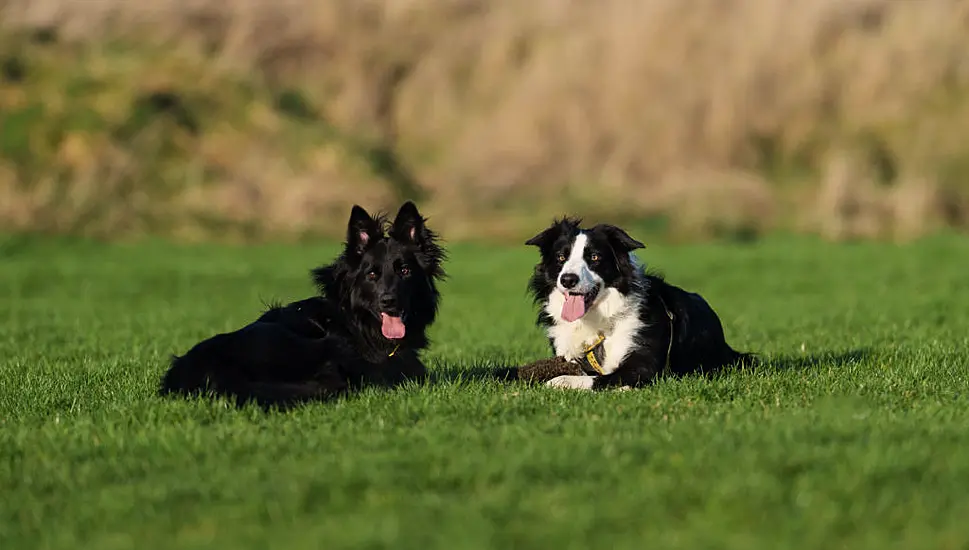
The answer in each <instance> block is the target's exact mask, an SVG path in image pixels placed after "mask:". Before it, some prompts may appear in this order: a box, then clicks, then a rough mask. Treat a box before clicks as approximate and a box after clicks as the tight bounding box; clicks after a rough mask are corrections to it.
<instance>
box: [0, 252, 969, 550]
mask: <svg viewBox="0 0 969 550" xmlns="http://www.w3.org/2000/svg"><path fill="white" fill-rule="evenodd" d="M335 250H336V248H335V247H333V246H323V245H321V246H309V245H285V246H258V247H245V248H243V247H215V246H179V245H172V244H166V243H158V242H151V243H147V244H140V245H133V244H129V245H110V246H108V245H100V244H93V243H88V242H68V241H54V240H35V239H7V240H6V241H2V243H0V266H2V268H0V296H2V301H0V495H2V498H0V547H2V548H4V549H5V550H8V549H14V548H17V549H19V548H71V549H75V548H96V549H99V550H108V549H112V548H134V547H135V546H138V547H144V548H165V547H176V546H177V547H179V548H193V547H198V548H201V547H206V548H227V549H228V548H232V549H235V548H269V547H274V548H326V549H338V548H394V549H432V548H434V549H437V548H439V549H448V550H452V549H453V550H471V549H478V548H502V549H504V548H543V549H544V548H554V549H573V548H574V549H581V550H589V549H592V548H615V549H625V548H628V549H636V550H639V549H643V548H691V549H693V548H744V549H749V548H763V549H771V550H775V549H778V548H810V549H816V548H851V549H853V550H854V549H857V548H877V549H885V548H893V547H894V548H932V549H938V548H966V547H967V546H969V526H967V525H969V521H967V518H969V392H967V389H969V372H967V361H969V315H967V312H969V240H966V239H965V238H962V239H959V238H956V237H939V238H935V239H931V240H926V241H922V242H919V243H916V244H910V245H904V246H892V245H887V244H847V245H827V244H822V243H820V242H817V241H814V240H801V239H772V240H768V241H765V242H762V243H758V244H753V245H742V244H732V245H723V244H720V245H714V244H709V245H690V246H680V247H673V246H662V245H650V246H649V247H648V248H646V249H645V250H644V251H640V255H641V257H642V258H643V259H644V260H646V261H647V262H649V263H652V264H654V265H657V266H660V267H661V268H662V269H663V270H664V271H665V272H666V273H667V275H669V276H670V278H671V279H672V280H673V281H674V282H675V283H678V284H680V285H682V286H685V287H687V288H690V289H692V290H696V291H699V292H701V293H703V294H704V295H705V296H706V297H707V298H708V299H709V300H710V302H711V303H712V304H713V305H714V307H715V308H716V309H717V311H718V312H719V313H720V315H721V317H722V319H723V322H724V325H725V329H726V333H727V337H728V340H729V341H730V342H731V343H732V344H734V345H735V346H736V347H738V348H741V349H748V350H753V351H757V352H759V353H762V354H763V355H765V356H766V357H767V358H768V359H769V365H768V366H767V367H765V368H764V369H763V370H762V371H758V372H739V371H738V372H731V373H727V374H725V375H723V376H721V377H720V378H718V379H715V380H704V379H700V378H688V379H682V380H664V381H660V382H659V383H657V384H656V385H655V386H653V387H650V388H646V389H642V390H638V391H630V392H622V393H621V392H610V393H597V394H590V393H582V392H568V391H561V390H552V389H546V388H542V387H523V386H515V385H502V384H499V383H496V382H494V381H488V380H484V379H482V377H481V376H480V372H481V370H482V369H483V368H485V367H488V366H494V365H499V364H507V363H509V362H521V361H526V360H531V359H535V358H538V357H541V356H542V355H543V354H545V353H547V348H546V342H545V340H544V337H543V335H542V334H541V333H540V332H539V331H538V329H537V328H535V327H534V325H533V323H532V321H533V319H534V311H533V309H532V306H531V303H530V302H529V300H528V298H527V296H526V294H525V291H524V287H525V281H526V279H527V277H528V274H529V273H530V269H531V266H532V264H533V262H534V260H535V257H536V253H535V252H534V250H532V249H528V248H526V247H524V246H522V247H518V248H491V247H486V246H483V245H460V246H458V245H455V246H453V247H451V256H452V260H451V262H450V263H449V264H448V267H449V271H450V274H451V278H450V280H449V281H448V282H447V283H446V285H445V286H444V287H443V289H442V290H443V294H444V303H443V310H442V313H441V316H440V321H439V322H438V324H437V325H435V327H434V329H433V336H434V339H435V342H436V344H435V345H434V346H433V347H432V349H431V350H430V351H429V353H428V354H427V355H426V359H427V361H428V364H429V366H430V368H431V369H432V371H433V373H434V375H435V376H434V381H433V383H431V384H429V385H426V386H421V387H418V386H414V385H412V386H410V387H406V388H402V389H399V390H395V391H392V392H381V391H376V390H368V391H366V392H364V393H363V394H361V395H358V396H354V397H351V398H348V399H345V400H341V401H338V402H335V403H330V404H319V405H313V406H308V407H305V408H302V409H299V410H296V411H291V412H288V413H270V414H264V413H262V412H260V411H258V410H257V409H254V408H248V409H243V410H237V409H234V408H231V407H226V406H224V405H223V404H221V403H218V402H212V401H173V400H163V399H161V398H158V397H156V396H155V395H154V390H155V386H156V383H157V380H158V378H159V376H160V374H161V373H162V371H163V369H164V368H165V366H166V360H167V358H168V356H169V355H170V354H171V353H175V352H178V353H181V352H183V351H185V350H186V349H187V348H188V347H189V346H191V345H192V344H193V343H195V342H196V341H197V340H199V339H201V338H204V337H206V336H208V335H210V334H212V333H214V332H217V331H224V330H229V329H233V328H236V327H238V326H241V325H243V324H245V323H247V322H248V321H249V320H251V319H252V318H253V317H254V316H255V315H256V314H258V313H259V311H260V309H261V307H262V305H261V304H262V302H266V301H268V300H270V299H274V298H278V299H283V300H286V299H291V298H298V297H303V296H306V295H308V294H309V293H310V292H311V286H310V285H309V283H308V278H307V276H306V272H307V270H308V269H309V268H310V267H311V266H313V265H315V264H317V263H321V262H324V261H327V260H329V259H330V257H331V256H332V254H333V253H334V251H335Z"/></svg>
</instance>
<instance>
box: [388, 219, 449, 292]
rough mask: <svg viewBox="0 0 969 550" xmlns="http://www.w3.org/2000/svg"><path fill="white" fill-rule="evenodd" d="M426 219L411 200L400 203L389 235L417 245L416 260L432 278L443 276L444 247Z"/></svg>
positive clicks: (445, 256)
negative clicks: (428, 225)
mask: <svg viewBox="0 0 969 550" xmlns="http://www.w3.org/2000/svg"><path fill="white" fill-rule="evenodd" d="M426 222H427V219H425V218H424V216H422V215H421V213H420V211H419V210H418V209H417V205H415V204H414V203H413V202H412V201H407V202H405V203H404V204H402V205H400V209H399V210H398V211H397V216H396V217H394V223H393V224H391V227H390V236H391V238H393V239H394V240H395V241H397V242H401V243H404V244H407V245H413V246H416V247H417V254H416V256H417V261H418V263H419V264H420V265H421V267H423V268H424V270H425V271H426V272H427V273H428V274H429V275H431V276H432V277H434V278H438V279H439V278H443V277H444V269H443V268H442V267H441V263H442V262H443V261H444V260H445V259H446V258H447V253H446V252H445V251H444V248H442V247H441V246H440V244H438V236H437V233H435V232H433V231H431V229H430V228H429V227H427V225H426Z"/></svg>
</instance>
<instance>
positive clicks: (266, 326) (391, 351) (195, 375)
mask: <svg viewBox="0 0 969 550" xmlns="http://www.w3.org/2000/svg"><path fill="white" fill-rule="evenodd" d="M424 222H425V219H424V218H423V217H422V216H421V214H420V212H418V210H417V207H416V206H415V205H414V204H413V203H412V202H406V203H404V204H403V205H402V206H401V207H400V210H399V211H398V212H397V216H396V218H395V219H394V221H393V223H388V220H387V218H386V217H384V216H382V215H378V216H371V215H370V214H368V213H367V212H366V211H365V210H364V209H363V208H361V207H359V206H354V207H353V209H352V211H351V213H350V220H349V222H348V224H347V240H346V243H345V246H344V250H343V252H342V254H341V255H340V256H339V257H338V258H337V259H336V260H335V261H334V262H333V263H331V264H330V265H327V266H323V267H320V268H317V269H315V270H313V279H314V281H315V282H316V284H317V286H318V287H319V289H320V293H321V295H320V296H317V297H312V298H308V299H305V300H300V301H296V302H292V303H290V304H287V305H285V306H281V305H276V306H271V307H270V308H269V310H268V311H266V312H265V313H263V314H262V315H261V316H260V317H259V318H258V319H256V320H255V321H254V322H252V323H250V324H249V325H246V326H244V327H242V328H240V329H238V330H236V331H234V332H229V333H225V334H218V335H215V336H212V337H211V338H208V339H206V340H203V341H202V342H199V343H198V344H196V345H195V346H194V347H193V348H191V349H190V350H189V351H188V352H187V353H186V354H185V355H182V356H181V357H177V356H176V357H174V358H173V360H172V364H171V367H170V368H169V370H168V372H166V373H165V375H164V377H163V378H162V381H161V388H160V393H161V394H163V395H170V394H181V395H197V394H203V393H211V394H216V395H222V396H227V397H232V398H235V399H236V400H237V402H239V403H244V402H247V401H255V402H257V403H259V404H262V405H265V406H268V405H277V406H287V405H292V404H296V403H300V402H305V401H312V400H320V399H325V398H328V397H332V396H335V395H338V394H341V393H344V392H346V391H349V390H351V389H352V388H354V387H359V386H361V385H363V384H379V385H395V384H399V383H401V382H403V381H405V380H408V379H417V378H422V377H424V376H425V374H426V369H425V367H424V364H423V363H422V362H421V360H420V358H419V356H418V354H419V352H420V351H421V350H423V349H425V348H426V347H427V346H428V344H429V342H428V338H427V334H426V332H427V329H428V327H430V325H431V324H432V323H433V322H434V320H435V317H436V315H437V310H438V305H439V303H440V295H439V293H438V290H437V283H438V282H439V281H440V280H442V279H443V278H444V276H445V274H444V269H443V268H442V263H443V261H444V259H445V256H446V254H445V251H444V250H443V249H442V248H441V247H440V246H439V245H438V244H437V235H436V234H435V233H434V232H433V231H431V230H430V229H428V228H427V226H426V225H425V223H424Z"/></svg>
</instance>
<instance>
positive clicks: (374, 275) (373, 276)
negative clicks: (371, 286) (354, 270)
mask: <svg viewBox="0 0 969 550" xmlns="http://www.w3.org/2000/svg"><path fill="white" fill-rule="evenodd" d="M367 280H368V281H376V280H377V272H376V271H368V272H367Z"/></svg>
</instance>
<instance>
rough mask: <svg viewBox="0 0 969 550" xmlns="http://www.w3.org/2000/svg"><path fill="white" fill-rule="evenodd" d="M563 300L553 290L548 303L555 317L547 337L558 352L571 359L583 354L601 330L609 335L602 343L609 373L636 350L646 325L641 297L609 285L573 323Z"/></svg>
mask: <svg viewBox="0 0 969 550" xmlns="http://www.w3.org/2000/svg"><path fill="white" fill-rule="evenodd" d="M564 303H565V296H563V295H562V293H561V292H558V291H557V290H553V291H552V294H551V295H550V296H549V299H548V304H547V305H546V306H545V311H546V312H548V314H549V315H550V316H551V317H552V320H553V324H552V326H551V327H549V329H548V336H549V338H550V339H551V340H552V342H553V345H554V347H555V354H556V355H559V356H562V357H565V358H566V359H570V360H571V359H577V358H579V357H582V356H583V355H584V354H585V350H586V349H587V348H588V347H589V346H591V345H592V344H593V343H594V342H595V341H596V339H597V338H598V337H599V334H600V333H601V334H603V335H604V336H605V337H606V339H605V341H604V342H603V344H602V345H603V347H604V350H605V360H604V361H603V362H602V371H603V373H605V374H609V373H610V372H613V371H615V370H616V369H617V368H619V365H620V364H621V363H622V361H623V359H625V358H626V356H627V355H629V353H630V352H631V351H632V350H633V349H635V347H636V345H637V342H636V337H637V335H638V334H639V330H640V329H641V328H642V326H643V323H642V321H640V320H639V306H640V301H639V299H638V298H637V297H635V296H623V295H622V294H620V293H619V291H617V290H616V289H614V288H607V289H606V290H605V291H603V294H602V295H601V296H600V297H599V299H598V300H596V303H595V304H594V305H593V306H592V307H591V308H589V310H588V311H587V312H586V314H585V315H584V316H583V317H582V318H581V319H578V320H576V321H574V322H571V323H570V322H567V321H565V320H563V319H562V306H563V305H564Z"/></svg>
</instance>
